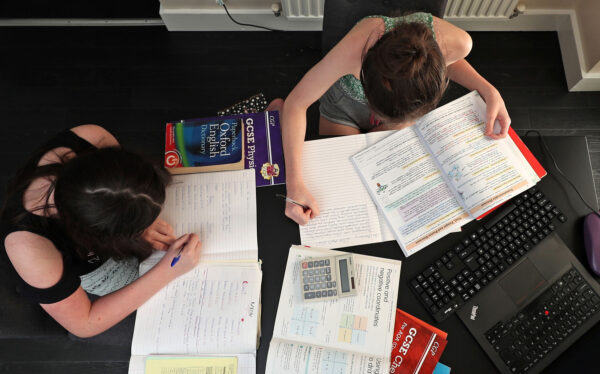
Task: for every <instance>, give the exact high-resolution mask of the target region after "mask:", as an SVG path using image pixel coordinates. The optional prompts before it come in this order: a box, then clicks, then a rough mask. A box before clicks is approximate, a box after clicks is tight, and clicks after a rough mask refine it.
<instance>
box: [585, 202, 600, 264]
mask: <svg viewBox="0 0 600 374" xmlns="http://www.w3.org/2000/svg"><path fill="white" fill-rule="evenodd" d="M583 241H584V243H585V251H586V252H587V258H588V263H589V264H590V268H592V271H593V272H594V273H596V275H600V217H598V215H597V214H596V213H590V214H588V215H587V216H585V219H584V220H583Z"/></svg>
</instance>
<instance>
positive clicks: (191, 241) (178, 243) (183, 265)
mask: <svg viewBox="0 0 600 374" xmlns="http://www.w3.org/2000/svg"><path fill="white" fill-rule="evenodd" d="M182 247H183V250H181V255H180V257H179V261H177V262H176V263H175V265H173V266H171V263H172V262H173V259H174V258H175V257H177V255H178V254H179V250H180V249H182ZM201 247H202V243H201V242H200V239H199V238H198V235H196V234H185V235H183V236H181V237H180V238H178V239H177V240H175V241H174V242H173V243H172V244H171V246H169V249H168V250H167V253H165V255H164V257H163V258H162V259H161V260H160V262H159V264H158V265H157V266H163V267H166V268H167V271H170V272H172V274H173V275H174V277H178V276H180V275H182V274H185V273H187V272H188V271H190V270H192V269H193V268H195V267H196V266H197V265H198V263H199V262H200V253H201V251H200V248H201Z"/></svg>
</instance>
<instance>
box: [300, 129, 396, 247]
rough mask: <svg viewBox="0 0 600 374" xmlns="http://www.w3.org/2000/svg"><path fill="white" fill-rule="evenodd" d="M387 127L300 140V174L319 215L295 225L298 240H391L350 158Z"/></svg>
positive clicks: (328, 243)
mask: <svg viewBox="0 0 600 374" xmlns="http://www.w3.org/2000/svg"><path fill="white" fill-rule="evenodd" d="M389 134H390V132H389V131H385V132H384V131H382V132H375V133H370V134H364V135H352V136H344V137H340V138H330V139H322V140H314V141H309V142H305V143H304V153H303V156H302V157H303V161H304V164H303V165H304V166H303V170H302V175H303V176H304V183H305V184H306V187H307V188H308V190H309V191H310V193H311V194H312V195H313V197H314V198H315V199H316V200H317V203H318V204H319V208H320V216H319V217H316V218H314V219H312V220H311V221H310V222H309V223H308V224H306V225H304V226H300V237H301V242H302V244H306V245H312V246H318V247H327V248H340V247H348V246H352V245H360V244H367V243H376V242H381V241H385V240H393V238H394V237H393V236H392V234H391V232H390V230H389V228H388V226H387V223H386V222H385V221H384V220H380V217H379V214H378V212H377V208H376V206H375V204H374V203H373V201H372V200H371V198H370V197H369V195H368V193H367V191H366V189H365V187H364V185H363V183H362V182H361V180H360V177H359V176H358V174H357V173H356V170H355V169H354V166H353V165H352V163H351V162H350V157H351V156H352V155H353V154H355V153H356V152H358V151H360V150H362V149H363V148H365V147H367V146H368V145H369V144H372V143H374V142H376V141H378V140H379V139H382V138H383V137H385V136H387V135H389Z"/></svg>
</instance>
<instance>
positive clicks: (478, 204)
mask: <svg viewBox="0 0 600 374" xmlns="http://www.w3.org/2000/svg"><path fill="white" fill-rule="evenodd" d="M485 118H486V105H485V102H484V101H483V99H482V98H481V96H480V95H479V93H477V91H473V92H471V93H469V94H467V95H465V96H463V97H461V98H460V99H457V100H454V101H452V102H451V103H448V104H446V105H444V106H442V107H440V108H437V109H436V110H435V111H433V112H431V113H429V114H427V115H425V116H424V117H423V118H421V119H420V120H419V121H418V122H417V124H416V125H415V127H416V128H417V130H418V132H419V133H420V135H421V136H422V138H423V140H424V142H426V144H427V145H428V147H429V149H430V150H431V153H432V154H433V155H434V156H435V158H436V159H437V162H438V164H439V166H440V169H441V170H442V171H443V173H444V174H445V177H446V180H447V181H448V183H449V184H451V185H452V187H453V189H454V191H455V193H456V196H457V198H458V200H459V201H461V202H462V204H463V206H464V207H465V208H466V210H467V211H468V212H469V214H470V215H471V216H472V217H474V218H475V217H478V216H480V215H481V214H484V213H485V212H487V211H488V210H489V209H491V208H493V207H495V206H497V205H499V204H501V203H502V202H504V201H506V200H508V199H510V198H511V197H513V196H516V195H518V194H519V193H521V192H522V191H524V190H526V189H527V188H529V187H531V186H533V185H534V184H535V183H537V182H538V181H539V180H540V178H539V177H538V176H537V174H536V173H535V172H534V171H533V169H532V168H531V166H530V165H529V164H528V163H527V161H526V159H525V158H524V157H523V155H522V154H521V152H520V151H519V149H518V148H517V146H516V145H515V143H514V142H513V140H512V139H511V138H510V137H508V136H507V137H505V138H503V139H498V140H494V139H491V138H490V137H488V136H485V134H484V130H485ZM496 127H497V129H498V128H499V124H497V125H496Z"/></svg>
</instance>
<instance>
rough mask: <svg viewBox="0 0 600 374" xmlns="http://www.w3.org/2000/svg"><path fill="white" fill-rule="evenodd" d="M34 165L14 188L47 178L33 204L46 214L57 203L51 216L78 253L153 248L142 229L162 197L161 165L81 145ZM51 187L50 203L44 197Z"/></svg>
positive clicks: (142, 253)
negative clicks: (50, 161)
mask: <svg viewBox="0 0 600 374" xmlns="http://www.w3.org/2000/svg"><path fill="white" fill-rule="evenodd" d="M38 159H39V158H38ZM28 166H29V167H30V168H31V166H33V165H28ZM34 169H35V172H30V173H26V174H23V173H21V175H17V179H16V181H17V182H18V183H17V184H18V185H19V186H21V188H17V190H21V191H24V190H25V188H26V187H27V186H28V185H29V184H30V183H31V182H32V181H33V180H34V179H36V178H39V177H46V178H49V180H50V181H51V186H50V188H49V189H48V192H47V195H46V196H45V203H44V204H42V205H41V206H39V207H37V208H35V210H37V211H40V210H41V211H44V212H45V213H46V216H48V214H49V211H50V209H51V208H52V207H54V208H56V214H57V217H52V218H56V220H58V223H59V225H60V226H62V227H63V228H64V232H66V233H67V234H68V235H69V236H70V238H71V239H72V240H73V242H74V243H75V244H76V248H75V250H76V251H77V254H78V255H79V256H80V257H81V258H86V257H87V255H88V254H89V252H94V253H95V254H96V255H98V256H99V257H100V258H103V259H106V258H109V257H112V258H115V259H122V258H126V257H137V258H138V259H140V260H142V259H144V258H146V257H148V256H149V255H150V253H151V252H152V248H151V246H150V244H149V243H147V242H146V241H145V240H143V239H142V238H141V234H142V232H143V231H144V230H145V229H146V228H148V227H149V226H150V225H151V224H152V222H154V220H155V219H156V217H158V215H159V213H160V211H161V208H162V204H163V203H164V201H165V187H166V185H167V184H168V183H169V182H170V175H169V173H168V172H167V171H166V170H165V169H164V168H162V167H161V166H157V165H155V164H154V163H152V162H150V161H147V160H146V159H144V158H142V157H141V156H139V155H137V154H135V153H132V152H129V151H127V150H124V149H122V148H117V147H114V148H101V149H97V150H91V151H86V152H83V153H80V154H79V155H78V156H76V157H73V158H71V159H68V160H66V159H63V163H56V164H50V165H45V166H41V167H37V168H35V167H34ZM24 170H25V169H24ZM30 170H31V169H30ZM52 193H54V204H53V205H52V204H50V203H49V198H50V196H51V194H52ZM9 196H10V194H9ZM13 196H14V195H13ZM21 198H22V197H21ZM15 219H16V220H18V218H17V217H15Z"/></svg>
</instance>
